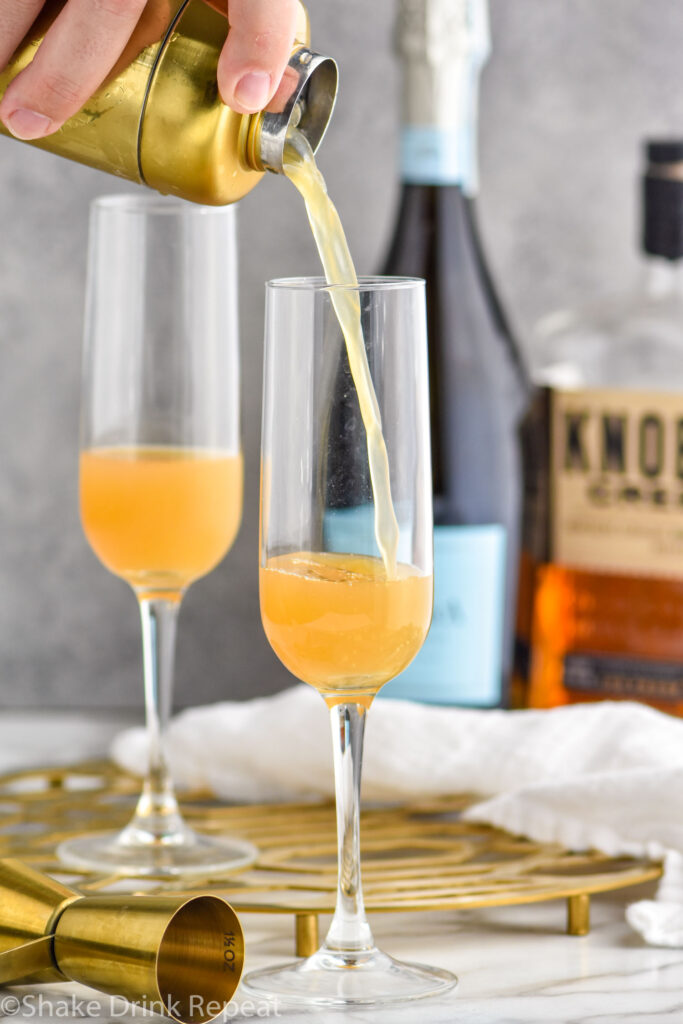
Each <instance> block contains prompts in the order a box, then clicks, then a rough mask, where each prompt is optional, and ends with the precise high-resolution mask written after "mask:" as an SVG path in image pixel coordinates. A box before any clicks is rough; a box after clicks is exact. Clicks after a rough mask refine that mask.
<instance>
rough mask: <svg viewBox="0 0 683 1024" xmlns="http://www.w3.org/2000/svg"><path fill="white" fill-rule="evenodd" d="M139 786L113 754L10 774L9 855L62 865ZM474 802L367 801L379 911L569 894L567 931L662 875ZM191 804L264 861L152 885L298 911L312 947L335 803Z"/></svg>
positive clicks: (123, 812)
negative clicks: (612, 896)
mask: <svg viewBox="0 0 683 1024" xmlns="http://www.w3.org/2000/svg"><path fill="white" fill-rule="evenodd" d="M59 782H61V785H58V784H57V783H59ZM138 789H139V780H138V779H136V778H134V777H132V776H128V775H126V774H124V773H123V772H120V771H118V770H117V769H116V768H114V766H113V765H111V764H110V763H108V762H104V763H103V762H97V763H90V764H85V765H81V766H77V767H74V768H66V769H47V770H42V771H32V772H31V771H25V772H15V773H12V774H8V775H5V776H0V824H1V825H2V826H3V828H2V830H1V831H0V856H14V857H21V858H22V859H23V860H25V861H28V862H30V863H31V864H33V865H35V866H37V867H39V868H41V869H42V870H47V871H52V872H56V873H59V874H60V875H65V871H66V869H65V868H64V867H63V866H61V865H59V862H58V861H57V859H56V856H55V852H54V851H55V848H56V846H57V845H58V844H59V842H61V841H62V840H64V839H67V838H69V837H71V836H73V835H77V834H81V833H83V832H85V831H90V830H92V831H99V830H101V829H104V828H112V827H113V828H115V827H117V825H119V824H121V825H123V824H125V822H126V820H127V818H128V817H129V815H130V805H131V803H134V801H135V798H136V796H137V793H138ZM472 800H473V797H471V796H470V797H468V796H462V795H461V796H451V797H444V798H441V799H438V800H430V801H426V802H423V803H420V804H408V805H405V806H399V807H396V806H391V807H383V808H377V809H368V810H366V811H365V812H364V813H363V815H362V847H363V888H364V895H365V904H366V907H367V909H368V910H369V911H385V912H386V911H404V912H406V911H446V910H467V909H472V908H478V907H498V906H514V905H515V904H525V903H535V902H540V901H543V900H564V901H566V903H567V930H568V931H569V933H570V934H585V932H586V931H587V929H588V927H589V919H588V914H589V907H590V897H591V895H592V894H595V893H600V892H607V891H609V890H612V889H621V888H625V887H627V886H631V885H637V884H639V883H641V882H647V881H652V880H655V879H657V878H659V877H660V876H661V873H662V867H661V864H659V863H657V862H653V861H648V860H644V859H632V858H627V857H624V858H613V857H608V856H607V855H605V854H601V853H596V852H595V851H591V852H588V853H570V852H568V851H567V850H565V849H563V848H562V847H561V846H558V845H553V844H549V843H537V842H533V841H532V840H529V839H524V838H522V837H519V836H512V835H509V834H508V833H506V832H503V831H501V830H500V829H495V828H492V827H489V826H486V825H476V824H474V823H470V822H465V821H463V820H462V819H461V817H460V812H461V811H462V810H463V809H464V808H465V807H467V806H468V804H470V803H471V802H472ZM183 813H184V815H185V816H186V818H187V820H188V821H189V822H190V823H191V824H192V825H194V826H195V827H196V828H198V829H200V830H202V831H205V832H208V833H211V834H214V835H220V834H221V833H223V832H226V833H229V834H231V835H240V836H243V837H244V838H245V839H249V840H250V841H251V842H253V843H254V844H255V845H256V846H258V848H259V850H260V854H259V859H258V860H257V862H256V864H255V865H253V866H252V867H249V868H247V869H244V870H242V871H240V872H236V873H234V874H233V875H231V876H226V877H216V876H213V875H212V876H211V877H206V878H202V877H201V876H200V877H195V876H193V877H192V878H178V879H175V880H173V881H172V882H164V881H162V880H161V879H159V880H158V883H156V884H155V883H154V881H153V880H149V881H146V883H145V884H146V885H150V884H151V887H150V888H149V889H146V891H149V892H156V893H158V894H163V895H170V894H174V895H175V896H178V895H181V894H184V896H186V897H187V896H189V895H191V894H192V893H194V892H197V891H203V892H206V891H207V890H208V891H211V892H213V893H216V894H219V895H221V896H223V897H225V898H226V899H229V901H230V904H231V905H232V907H234V909H235V910H236V911H237V913H242V912H244V913H246V912H249V913H251V912H254V913H280V914H291V915H292V916H294V917H295V924H296V930H295V934H296V944H297V952H298V953H300V954H301V955H306V953H307V952H310V951H311V950H312V949H313V948H314V947H315V946H317V935H316V930H317V923H318V915H320V914H327V913H329V912H331V911H332V910H333V908H334V900H335V894H336V881H337V877H336V856H337V844H336V835H335V828H336V819H335V811H334V805H333V804H331V803H318V804H311V803H301V804H274V805H256V806H253V805H252V806H237V807H226V806H222V805H219V804H217V803H216V801H215V800H212V799H211V798H210V797H208V796H207V794H201V793H195V794H190V795H189V796H187V797H186V798H185V800H184V801H183ZM72 877H73V879H74V881H75V882H76V884H77V885H78V887H79V890H80V891H81V892H83V893H97V894H98V895H100V894H104V893H106V892H107V890H108V889H109V888H110V887H111V886H115V887H116V890H117V892H120V890H121V887H122V886H124V885H125V886H129V887H135V886H136V884H138V883H136V882H135V880H134V879H130V878H129V879H127V880H124V879H122V878H121V877H118V876H106V875H97V874H94V873H87V872H82V873H79V872H74V873H72V872H71V870H70V871H69V878H72ZM0 895H1V894H0ZM0 905H1V901H0ZM67 912H69V913H72V912H73V911H71V910H68V911H67Z"/></svg>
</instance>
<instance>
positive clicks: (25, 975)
mask: <svg viewBox="0 0 683 1024" xmlns="http://www.w3.org/2000/svg"><path fill="white" fill-rule="evenodd" d="M0 896H1V899H0V937H1V939H2V945H3V947H4V948H5V952H2V953H0V984H2V985H8V984H19V983H21V984H27V983H28V984H31V983H42V982H45V981H66V980H71V981H78V982H81V983H82V984H84V985H89V986H91V987H92V988H96V989H99V991H101V992H107V993H108V994H110V995H117V996H123V997H124V998H126V999H128V1000H130V1001H131V1002H133V1003H142V1005H143V1006H146V1007H148V1008H149V1007H152V1008H156V1009H157V1010H158V1011H159V1012H165V1013H166V1015H167V1016H169V1017H172V1018H173V1019H174V1020H177V1021H180V1022H182V1024H204V1022H206V1021H209V1020H212V1019H213V1018H214V1017H216V1016H218V1015H219V1014H220V1013H222V1011H223V1010H224V1009H225V1007H226V1006H227V1005H228V1003H229V1002H230V1000H231V999H232V997H233V995H234V993H235V990H236V989H237V985H238V984H239V980H240V975H241V973H242V966H243V963H244V938H243V935H242V929H241V927H240V923H239V920H238V918H237V916H236V914H235V912H234V911H233V909H232V907H231V906H230V905H229V904H228V903H226V902H225V900H223V899H221V898H220V897H219V896H216V895H213V894H210V893H209V894H205V895H196V896H186V895H178V894H174V895H171V894H169V895H149V896H147V895H145V896H135V895H129V894H123V895H111V894H110V895H98V896H84V895H83V894H82V893H78V892H75V891H74V890H73V889H68V888H66V886H64V885H61V884H60V883H59V882H57V881H56V880H54V879H52V878H48V877H47V876H46V875H41V874H39V873H38V872H36V871H34V870H32V869H31V868H29V867H28V866H27V865H26V864H22V863H21V862H20V861H16V860H10V859H8V860H3V861H0ZM13 940H14V941H15V943H16V944H15V945H14V947H13V948H11V943H12V942H13ZM17 940H18V941H17Z"/></svg>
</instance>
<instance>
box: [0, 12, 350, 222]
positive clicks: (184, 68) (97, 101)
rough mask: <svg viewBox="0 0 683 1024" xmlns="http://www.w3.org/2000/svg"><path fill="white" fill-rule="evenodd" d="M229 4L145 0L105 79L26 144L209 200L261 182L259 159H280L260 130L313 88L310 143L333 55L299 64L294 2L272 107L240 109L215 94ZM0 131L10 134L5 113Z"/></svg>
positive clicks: (34, 35)
mask: <svg viewBox="0 0 683 1024" xmlns="http://www.w3.org/2000/svg"><path fill="white" fill-rule="evenodd" d="M63 6H64V0H46V3H45V7H44V9H43V13H42V14H41V16H40V17H39V18H38V20H37V22H36V24H35V25H34V26H33V28H32V29H31V30H30V32H29V34H28V35H27V37H26V39H25V40H24V42H23V43H22V44H21V45H20V46H19V47H18V49H17V52H16V53H15V55H14V57H13V58H12V60H11V62H10V64H9V66H8V67H7V68H6V69H5V70H4V71H2V72H0V96H2V95H3V94H4V92H5V89H6V88H7V86H8V85H9V83H10V82H11V81H12V80H13V78H14V77H15V76H16V75H17V74H18V73H19V72H20V71H22V70H23V69H24V68H25V67H26V66H27V65H28V64H29V63H30V61H31V60H32V59H33V57H34V56H35V53H36V51H37V49H38V47H39V45H40V43H41V41H42V39H43V37H44V35H45V33H46V32H47V31H48V29H49V28H50V26H51V24H52V22H53V21H54V20H55V18H56V17H57V15H58V14H59V12H60V11H61V9H62V7H63ZM225 8H226V4H225V3H224V2H223V3H221V2H220V0H148V3H147V5H146V7H145V10H144V12H143V14H142V17H141V18H140V21H139V23H138V25H137V28H136V29H135V31H134V33H133V35H132V37H131V40H130V42H129V44H128V45H127V47H126V49H125V51H124V54H123V55H122V57H121V59H120V60H119V62H118V63H117V65H116V67H115V68H114V70H113V71H112V73H111V74H110V75H109V77H108V79H107V80H106V82H105V83H104V84H103V85H102V86H101V87H100V89H98V91H97V92H96V93H95V94H94V95H93V96H92V97H91V99H90V100H88V102H87V103H86V105H85V106H84V107H83V109H82V110H81V111H80V112H79V113H78V114H76V115H75V116H74V117H72V118H70V119H69V120H68V121H67V122H66V123H65V124H64V125H63V127H62V128H61V129H60V130H59V131H58V132H56V133H55V134H54V135H51V136H48V137H47V138H45V139H41V140H38V141H33V142H31V143H30V145H33V146H37V147H38V148H39V149H45V150H48V151H50V152H52V153H57V154H59V155H60V156H65V157H67V158H68V159H70V160H75V161H77V162H79V163H83V164H87V165H88V166H90V167H95V168H97V169H98V170H102V171H108V172H110V173H111V174H115V175H117V176H118V177H121V178H126V179H128V180H129V181H136V182H140V183H143V184H147V185H149V186H150V187H151V188H154V189H156V190H157V191H159V192H162V193H165V194H173V195H176V196H180V197H181V198H184V199H189V200H191V201H193V202H197V203H203V204H207V205H224V204H226V203H232V202H235V201H236V200H237V199H240V198H241V197H242V196H244V195H246V193H247V192H249V191H250V190H251V189H252V188H253V187H254V186H255V185H256V184H258V182H259V181H260V180H261V178H262V177H263V172H264V170H265V169H269V170H276V171H277V170H281V169H282V168H281V166H278V162H277V159H275V160H272V159H271V160H267V159H265V158H264V157H262V154H261V152H260V150H259V145H260V144H261V143H260V141H259V140H263V146H264V150H265V148H267V144H268V142H269V140H270V139H271V137H272V134H273V127H277V128H278V129H281V134H282V139H284V132H285V129H286V126H287V124H288V123H289V119H290V117H291V114H292V104H293V100H292V102H289V101H290V100H291V99H292V96H293V95H294V93H296V95H299V92H301V93H302V94H303V95H306V96H309V95H310V101H311V102H310V112H308V113H307V114H306V115H305V119H306V123H307V124H308V125H309V126H310V130H309V131H308V132H307V131H306V129H305V128H304V125H303V124H302V131H304V134H308V135H309V136H310V140H311V142H312V145H313V148H314V149H315V148H316V147H317V144H318V143H319V141H320V139H321V138H322V135H323V133H324V130H325V127H326V125H327V121H328V120H329V118H330V116H331V113H332V108H333V106H334V99H335V94H336V78H337V74H336V65H335V64H334V62H333V61H331V60H330V59H329V58H320V57H319V55H315V54H311V55H310V58H315V59H316V60H317V61H318V62H320V63H321V64H323V65H324V66H323V67H322V69H321V71H320V73H317V69H312V71H309V70H308V69H306V68H303V69H299V63H300V54H305V55H306V61H308V60H309V51H308V50H307V49H306V47H307V46H308V43H309V35H310V33H309V23H308V17H307V15H306V12H305V10H304V8H303V7H302V6H301V5H299V13H298V21H297V33H296V40H295V48H294V51H293V54H292V59H291V62H290V66H289V67H288V69H287V71H286V72H285V77H284V78H283V83H282V85H281V87H280V89H279V90H278V93H277V95H276V96H275V97H274V99H273V101H272V103H271V104H270V105H269V109H268V110H267V111H263V112H262V113H260V114H255V115H251V116H246V115H241V114H237V113H236V112H235V111H233V110H231V109H230V108H229V107H227V106H226V105H225V104H224V103H223V102H222V100H221V98H220V96H219V94H218V84H217V67H218V58H219V55H220V52H221V49H222V47H223V43H224V42H225V39H226V36H227V34H228V29H229V26H228V22H227V17H226V14H225ZM314 72H315V81H314ZM309 75H310V77H307V76H309ZM288 104H289V105H288ZM265 126H269V127H268V131H267V132H266V130H265ZM0 133H2V134H5V135H6V134H8V132H7V130H6V129H5V127H4V125H3V124H2V123H0ZM278 137H279V136H278ZM254 140H257V143H255V141H254ZM271 148H272V147H271ZM276 148H277V147H276Z"/></svg>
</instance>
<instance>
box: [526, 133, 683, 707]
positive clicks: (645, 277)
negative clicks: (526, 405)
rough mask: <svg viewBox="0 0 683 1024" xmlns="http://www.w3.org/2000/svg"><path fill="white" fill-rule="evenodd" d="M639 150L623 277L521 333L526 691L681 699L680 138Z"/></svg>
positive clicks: (540, 701) (535, 703) (534, 697)
mask: <svg viewBox="0 0 683 1024" xmlns="http://www.w3.org/2000/svg"><path fill="white" fill-rule="evenodd" d="M646 152H647V161H648V164H647V168H646V171H645V174H644V177H643V235H642V247H643V250H644V255H645V257H646V258H645V260H644V266H643V269H642V277H641V280H640V283H639V285H638V287H637V288H636V289H634V290H631V291H629V292H628V293H626V294H625V295H624V296H623V297H622V298H621V299H617V300H611V301H606V302H603V303H599V304H596V305H594V306H591V307H589V308H586V309H583V310H580V311H562V312H558V313H555V314H553V315H552V316H550V317H548V318H546V319H545V320H544V321H543V322H542V323H541V324H540V326H539V329H538V331H537V335H536V345H535V352H534V359H533V363H534V366H535V370H534V377H535V381H536V383H537V384H538V385H539V391H538V394H537V398H536V400H535V403H534V405H533V408H532V412H531V414H530V415H529V417H528V419H527V422H526V425H525V434H526V446H525V448H526V461H527V466H526V487H527V493H526V502H525V526H524V541H523V547H524V557H523V569H522V586H521V595H520V596H521V599H520V608H519V621H518V636H517V641H518V642H517V656H518V660H517V674H518V677H519V676H520V675H522V674H524V673H525V671H526V673H527V676H528V690H527V703H528V704H529V705H530V706H532V707H551V706H554V705H557V704H567V703H573V702H576V701H591V700H600V699H631V700H642V701H645V702H647V703H649V704H652V705H654V706H655V707H658V708H661V709H663V710H666V711H671V712H675V713H677V714H683V141H681V142H676V141H674V142H664V141H661V142H650V143H649V144H647V147H646Z"/></svg>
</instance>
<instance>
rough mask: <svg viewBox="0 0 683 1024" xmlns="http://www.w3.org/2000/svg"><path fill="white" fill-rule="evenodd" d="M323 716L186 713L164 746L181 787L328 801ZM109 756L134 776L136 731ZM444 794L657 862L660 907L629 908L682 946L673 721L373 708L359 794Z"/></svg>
mask: <svg viewBox="0 0 683 1024" xmlns="http://www.w3.org/2000/svg"><path fill="white" fill-rule="evenodd" d="M326 719H327V710H326V708H325V705H324V703H323V701H322V700H321V699H320V697H319V696H318V694H317V693H315V691H314V690H312V689H311V688H309V687H308V686H303V685H300V686H295V687H293V688H292V689H290V690H285V691H284V692H283V693H280V694H277V695H276V696H274V697H266V698H260V699H256V700H251V701H246V702H243V703H236V702H230V703H228V702H226V703H221V704H213V705H210V706H208V707H200V708H193V709H190V710H187V711H183V712H182V713H181V714H179V715H178V716H177V717H176V718H174V719H173V720H172V722H171V723H170V726H169V731H168V740H167V750H168V754H169V760H170V764H171V770H172V772H173V776H174V778H175V780H176V782H177V784H178V786H180V787H195V786H201V787H207V788H208V789H210V790H212V791H213V792H214V793H215V794H216V796H218V797H221V798H223V799H227V800H248V801H270V800H285V799H293V798H296V799H301V798H302V797H304V798H305V797H316V796H331V795H332V793H333V791H334V786H333V776H332V755H331V742H330V736H329V729H328V727H327V722H326ZM112 756H113V757H114V760H115V761H117V762H118V763H119V764H120V765H121V766H122V767H124V768H126V769H128V770H129V771H133V772H137V773H139V774H142V773H143V772H144V770H145V763H146V737H145V733H144V730H142V729H129V730H127V731H125V732H123V733H121V734H120V735H119V736H117V738H116V739H115V741H114V743H113V747H112ZM453 792H472V793H478V794H482V795H483V796H485V797H488V799H485V800H483V801H482V802H479V803H477V804H476V805H475V806H473V807H471V808H470V809H469V810H468V812H467V817H468V818H470V819H471V820H474V821H482V822H488V823H490V824H493V825H498V826H500V827H502V828H505V829H507V830H508V831H510V832H514V833H518V834H522V835H526V836H529V837H530V838H532V839H538V840H542V841H549V842H559V843H562V844H563V845H565V846H567V847H569V848H570V849H572V850H584V849H589V848H595V849H599V850H602V851H604V852H605V853H607V854H610V855H619V854H627V855H633V856H642V855H646V856H650V857H657V858H659V857H665V858H666V860H665V874H664V878H663V879H662V882H661V884H660V886H659V889H658V892H657V897H656V900H647V901H641V902H639V903H636V904H633V905H632V906H631V907H629V909H628V912H627V916H628V920H629V922H630V923H631V925H632V926H633V927H634V928H635V929H636V930H637V931H638V932H639V933H640V934H641V935H642V936H643V938H644V939H645V940H646V941H647V942H650V943H653V944H655V945H667V946H683V721H681V720H678V719H675V718H671V717H669V716H667V715H664V714H662V713H660V712H658V711H654V710H653V709H651V708H648V707H645V706H643V705H639V704H631V703H611V702H605V703H597V704H576V705H571V706H568V707H561V708H555V709H553V710H551V711H470V710H463V709H455V708H443V707H430V706H426V705H419V704H412V703H407V702H404V701H395V700H384V699H382V700H377V701H375V703H374V704H373V706H372V710H371V712H370V714H369V716H368V723H367V738H366V745H365V757H364V767H363V795H364V796H365V797H366V798H368V799H373V800H375V799H381V800H384V799H403V800H406V799H408V800H409V799H412V798H419V797H429V796H437V795H441V794H448V793H453Z"/></svg>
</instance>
